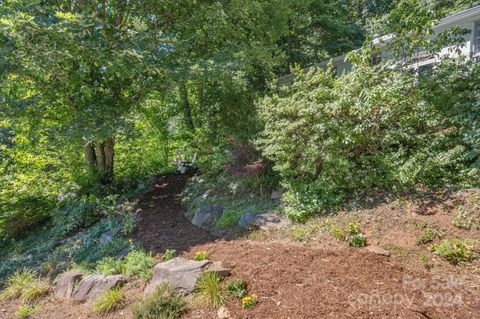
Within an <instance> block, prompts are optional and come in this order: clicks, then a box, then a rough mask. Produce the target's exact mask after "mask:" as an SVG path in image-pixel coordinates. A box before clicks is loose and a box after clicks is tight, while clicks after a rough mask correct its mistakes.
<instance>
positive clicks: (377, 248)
mask: <svg viewBox="0 0 480 319" xmlns="http://www.w3.org/2000/svg"><path fill="white" fill-rule="evenodd" d="M366 249H367V250H368V251H370V252H372V253H374V254H377V255H382V256H387V257H388V256H390V252H389V251H388V250H386V249H384V248H382V247H380V246H367V247H366Z"/></svg>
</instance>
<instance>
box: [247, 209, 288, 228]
mask: <svg viewBox="0 0 480 319" xmlns="http://www.w3.org/2000/svg"><path fill="white" fill-rule="evenodd" d="M287 223H288V222H287V220H286V219H285V218H282V217H280V216H278V215H276V214H273V213H266V214H255V213H245V214H243V215H242V217H241V218H240V221H239V222H238V224H239V225H240V227H242V228H245V229H251V228H260V229H261V230H267V229H270V228H281V227H285V226H286V225H287Z"/></svg>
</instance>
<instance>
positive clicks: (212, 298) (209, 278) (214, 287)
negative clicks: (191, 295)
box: [195, 272, 227, 308]
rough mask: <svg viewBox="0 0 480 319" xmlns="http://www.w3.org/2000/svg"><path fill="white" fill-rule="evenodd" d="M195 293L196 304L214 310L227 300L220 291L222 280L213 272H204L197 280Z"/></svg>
mask: <svg viewBox="0 0 480 319" xmlns="http://www.w3.org/2000/svg"><path fill="white" fill-rule="evenodd" d="M195 293H196V294H195V300H196V302H197V303H199V304H202V305H207V306H212V307H214V308H218V307H220V306H221V305H223V304H224V303H225V301H226V299H227V298H226V295H225V292H224V291H223V290H222V279H221V278H220V276H219V275H217V274H216V273H214V272H205V273H203V274H202V275H201V276H200V278H198V280H197V283H196V285H195Z"/></svg>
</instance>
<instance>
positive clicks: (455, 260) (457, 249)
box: [432, 239, 477, 265]
mask: <svg viewBox="0 0 480 319" xmlns="http://www.w3.org/2000/svg"><path fill="white" fill-rule="evenodd" d="M476 243H477V242H476V241H474V240H470V239H445V240H444V241H442V242H441V243H439V244H436V245H433V247H432V250H433V252H434V253H436V254H438V255H440V256H441V257H443V258H444V259H446V260H447V261H449V262H450V263H452V264H455V265H456V264H459V263H460V262H465V261H470V260H472V259H473V257H474V252H475V251H474V248H473V247H474V245H475V244H476Z"/></svg>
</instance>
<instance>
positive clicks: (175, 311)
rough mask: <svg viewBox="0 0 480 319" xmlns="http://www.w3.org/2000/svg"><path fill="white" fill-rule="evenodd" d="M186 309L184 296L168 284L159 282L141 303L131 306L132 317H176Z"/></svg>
mask: <svg viewBox="0 0 480 319" xmlns="http://www.w3.org/2000/svg"><path fill="white" fill-rule="evenodd" d="M186 309H187V303H186V301H185V299H184V298H182V297H180V296H178V295H176V294H175V292H174V291H173V289H172V287H171V286H170V285H168V284H166V283H165V284H161V285H160V286H158V287H157V289H156V290H155V292H153V294H152V295H150V296H149V297H148V298H147V299H145V300H144V301H143V302H142V303H140V304H136V305H134V306H133V307H132V312H133V318H134V319H177V318H180V317H181V316H182V314H183V313H184V312H185V311H186Z"/></svg>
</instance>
